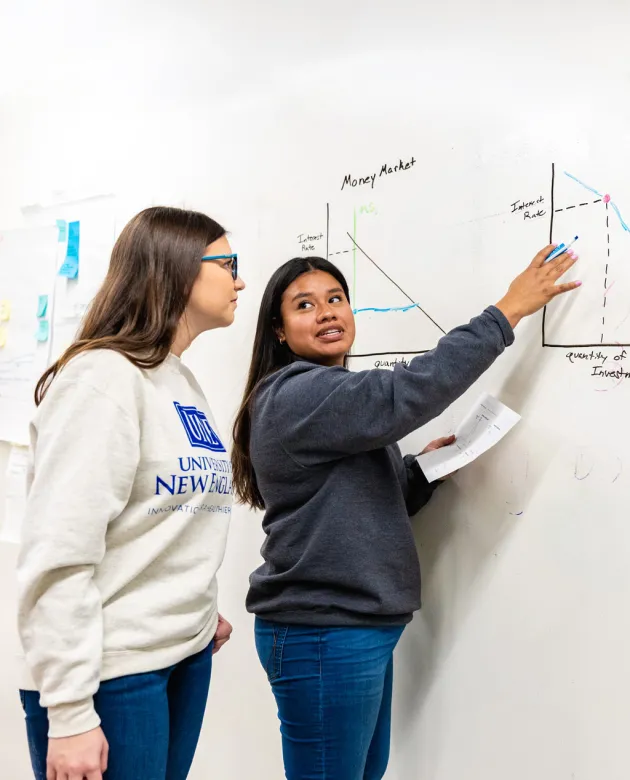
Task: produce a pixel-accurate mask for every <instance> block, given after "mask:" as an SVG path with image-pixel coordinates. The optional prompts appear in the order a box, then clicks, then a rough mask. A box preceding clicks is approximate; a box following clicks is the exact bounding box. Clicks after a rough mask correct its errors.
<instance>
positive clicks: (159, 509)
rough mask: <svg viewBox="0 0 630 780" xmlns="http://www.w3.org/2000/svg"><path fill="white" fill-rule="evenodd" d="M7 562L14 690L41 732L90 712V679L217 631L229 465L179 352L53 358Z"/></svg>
mask: <svg viewBox="0 0 630 780" xmlns="http://www.w3.org/2000/svg"><path fill="white" fill-rule="evenodd" d="M30 437H31V449H30V467H29V474H28V478H27V488H28V498H27V505H26V514H25V519H24V525H23V531H22V545H21V549H20V555H19V562H18V585H19V614H18V626H19V631H20V637H21V642H22V647H23V650H24V662H25V663H24V674H23V679H22V680H21V681H20V683H21V687H22V688H24V689H27V690H28V689H30V690H38V691H39V692H40V696H41V699H40V700H41V704H42V706H44V707H47V708H48V717H49V723H50V730H49V735H50V736H51V737H64V736H72V735H74V734H80V733H83V732H85V731H89V730H90V729H93V728H95V727H97V726H98V725H99V722H100V720H99V717H98V715H97V714H96V712H95V710H94V704H93V695H94V693H95V692H96V691H97V689H98V687H99V683H100V681H101V680H107V679H111V678H113V677H120V676H124V675H128V674H137V673H141V672H148V671H153V670H157V669H163V668H166V667H168V666H171V665H172V664H176V663H178V662H179V661H181V660H183V659H184V658H187V657H188V656H190V655H192V654H194V653H197V652H199V651H201V650H203V649H204V648H205V647H207V645H208V644H209V643H210V641H211V640H212V637H213V636H214V633H215V631H216V626H217V621H218V613H217V581H216V574H217V570H218V568H219V566H220V565H221V561H222V559H223V554H224V550H225V544H226V538H227V533H228V524H229V520H230V513H231V506H232V473H231V464H230V461H229V458H228V456H227V454H226V451H225V447H224V446H223V443H222V440H221V439H220V438H219V436H218V434H217V428H216V425H215V423H214V420H213V418H212V414H211V412H210V409H209V408H208V406H207V403H206V400H205V398H204V395H203V392H202V391H201V388H200V387H199V385H198V384H197V382H196V381H195V378H194V376H193V375H192V373H191V372H190V371H189V370H188V368H186V366H184V365H183V364H182V362H181V361H180V360H179V358H177V357H175V356H174V355H169V357H168V358H167V360H166V361H165V362H164V363H163V364H162V365H161V366H159V367H158V368H156V369H150V370H140V369H138V368H136V367H135V366H134V365H133V364H132V363H131V362H129V361H128V360H127V359H126V358H125V357H123V356H122V355H120V354H118V353H116V352H112V351H110V350H93V351H89V352H86V353H83V354H81V355H79V356H77V357H76V358H74V359H73V360H71V361H70V363H69V364H68V365H67V366H66V367H65V368H64V369H63V370H62V371H61V373H60V374H59V375H58V376H57V378H56V379H55V380H54V381H53V382H52V385H51V386H50V388H49V390H48V393H47V395H46V397H45V399H44V401H43V402H42V403H41V405H40V406H39V408H38V409H37V412H36V414H35V416H34V419H33V422H32V423H31V428H30Z"/></svg>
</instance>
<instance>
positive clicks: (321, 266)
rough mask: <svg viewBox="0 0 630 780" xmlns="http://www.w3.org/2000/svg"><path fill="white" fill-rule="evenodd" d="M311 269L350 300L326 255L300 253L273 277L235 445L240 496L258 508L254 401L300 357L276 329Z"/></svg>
mask: <svg viewBox="0 0 630 780" xmlns="http://www.w3.org/2000/svg"><path fill="white" fill-rule="evenodd" d="M309 271H324V272H326V273H327V274H330V275H331V276H332V277H333V278H334V279H336V280H337V281H338V282H339V284H340V285H341V287H342V288H343V291H344V293H345V295H346V298H347V299H348V300H350V292H349V290H348V283H347V281H346V278H345V276H344V275H343V274H342V273H341V271H340V270H339V269H338V268H337V266H336V265H333V264H332V263H331V262H329V261H328V260H324V258H322V257H296V258H294V259H293V260H289V262H288V263H285V264H284V265H282V266H280V268H278V270H277V271H275V273H274V274H273V276H272V277H271V279H270V280H269V282H268V284H267V287H266V288H265V292H264V293H263V297H262V301H261V302H260V311H259V312H258V323H257V325H256V336H255V338H254V348H253V350H252V360H251V364H250V367H249V375H248V377H247V384H246V385H245V392H244V393H243V400H242V401H241V405H240V407H239V410H238V413H237V415H236V420H235V422H234V428H233V431H232V434H233V439H234V443H233V447H232V472H233V474H232V478H233V484H234V492H235V494H236V498H237V499H238V501H239V502H240V503H242V504H249V505H250V506H251V507H253V508H255V509H264V508H265V502H264V500H263V497H262V495H261V493H260V490H259V489H258V482H257V480H256V472H255V471H254V467H253V465H252V460H251V455H250V436H251V428H252V405H253V402H254V398H255V395H256V390H257V388H258V385H259V384H260V383H261V382H262V380H263V379H264V378H265V377H266V376H269V374H272V373H274V371H277V370H278V369H280V368H282V367H283V366H288V365H289V364H290V363H293V362H294V361H295V360H299V359H300V358H299V357H298V356H297V355H295V354H294V353H293V352H291V350H290V349H289V346H288V345H287V344H286V342H285V343H281V342H280V341H279V339H278V336H277V333H276V329H277V328H278V327H279V326H281V325H282V315H281V313H280V307H281V305H282V296H283V295H284V291H285V290H286V289H287V287H288V286H289V285H290V284H292V283H293V282H294V281H295V280H296V279H297V278H298V277H299V276H302V274H305V273H308V272H309Z"/></svg>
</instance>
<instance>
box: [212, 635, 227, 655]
mask: <svg viewBox="0 0 630 780" xmlns="http://www.w3.org/2000/svg"><path fill="white" fill-rule="evenodd" d="M229 641H230V637H229V636H226V637H221V638H220V639H216V638H215V640H214V645H213V647H212V655H215V654H216V653H218V652H219V650H220V649H221V648H222V647H223V645H224V644H225V643H226V642H229Z"/></svg>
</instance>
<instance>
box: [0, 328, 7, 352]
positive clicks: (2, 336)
mask: <svg viewBox="0 0 630 780" xmlns="http://www.w3.org/2000/svg"><path fill="white" fill-rule="evenodd" d="M6 343H7V331H6V328H0V349H2V347H4V345H5V344H6Z"/></svg>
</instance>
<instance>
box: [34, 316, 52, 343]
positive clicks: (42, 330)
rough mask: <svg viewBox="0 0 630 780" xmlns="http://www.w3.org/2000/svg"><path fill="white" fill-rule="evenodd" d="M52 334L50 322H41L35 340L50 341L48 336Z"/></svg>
mask: <svg viewBox="0 0 630 780" xmlns="http://www.w3.org/2000/svg"><path fill="white" fill-rule="evenodd" d="M49 334H50V326H49V324H48V320H40V321H39V323H38V328H37V333H36V334H35V338H36V339H37V340H38V341H48V336H49Z"/></svg>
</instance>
